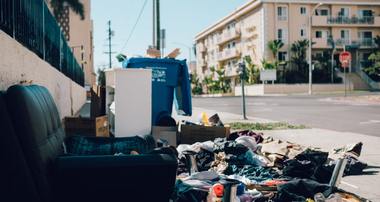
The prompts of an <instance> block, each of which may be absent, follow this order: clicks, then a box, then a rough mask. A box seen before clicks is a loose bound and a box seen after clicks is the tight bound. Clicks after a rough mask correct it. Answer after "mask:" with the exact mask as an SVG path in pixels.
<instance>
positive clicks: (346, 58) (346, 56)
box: [339, 51, 351, 68]
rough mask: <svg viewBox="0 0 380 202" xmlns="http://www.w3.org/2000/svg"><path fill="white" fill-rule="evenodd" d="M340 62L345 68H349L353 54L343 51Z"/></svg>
mask: <svg viewBox="0 0 380 202" xmlns="http://www.w3.org/2000/svg"><path fill="white" fill-rule="evenodd" d="M339 61H340V62H341V63H342V67H343V68H347V67H348V66H349V65H350V62H351V53H350V52H348V51H343V52H342V53H340V55H339Z"/></svg>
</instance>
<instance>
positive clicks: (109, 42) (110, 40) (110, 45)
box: [108, 20, 113, 69]
mask: <svg viewBox="0 0 380 202" xmlns="http://www.w3.org/2000/svg"><path fill="white" fill-rule="evenodd" d="M112 36H113V32H112V30H111V20H109V21H108V57H109V68H110V69H111V68H112Z"/></svg>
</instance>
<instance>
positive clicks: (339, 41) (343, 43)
mask: <svg viewBox="0 0 380 202" xmlns="http://www.w3.org/2000/svg"><path fill="white" fill-rule="evenodd" d="M335 45H336V46H348V45H351V40H350V39H337V40H336V41H335Z"/></svg>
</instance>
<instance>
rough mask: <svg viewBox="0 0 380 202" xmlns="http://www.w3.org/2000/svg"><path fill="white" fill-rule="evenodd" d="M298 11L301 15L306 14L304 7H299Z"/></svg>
mask: <svg viewBox="0 0 380 202" xmlns="http://www.w3.org/2000/svg"><path fill="white" fill-rule="evenodd" d="M300 13H301V15H306V7H301V8H300Z"/></svg>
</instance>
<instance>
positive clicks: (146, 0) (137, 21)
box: [120, 0, 148, 52]
mask: <svg viewBox="0 0 380 202" xmlns="http://www.w3.org/2000/svg"><path fill="white" fill-rule="evenodd" d="M147 2H148V0H145V1H144V4H143V6H142V8H141V10H140V13H139V15H138V17H137V19H136V22H135V24H134V25H133V28H132V30H131V32H130V33H129V36H128V39H127V41H126V42H125V44H124V46H123V47H122V48H121V50H120V52H123V50H124V48H125V47H126V46H127V44H128V42H129V40H130V39H131V37H132V35H133V33H134V31H135V29H136V26H137V24H138V23H139V21H140V18H141V16H142V14H143V12H144V9H145V6H146V3H147Z"/></svg>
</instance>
